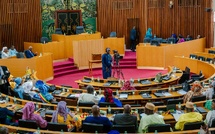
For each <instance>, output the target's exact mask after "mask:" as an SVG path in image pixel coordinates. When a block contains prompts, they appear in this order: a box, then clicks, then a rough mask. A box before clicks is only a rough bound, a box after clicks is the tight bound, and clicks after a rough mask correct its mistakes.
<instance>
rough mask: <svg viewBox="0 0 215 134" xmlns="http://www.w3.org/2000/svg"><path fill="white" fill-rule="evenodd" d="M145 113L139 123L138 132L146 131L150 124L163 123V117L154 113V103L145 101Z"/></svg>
mask: <svg viewBox="0 0 215 134" xmlns="http://www.w3.org/2000/svg"><path fill="white" fill-rule="evenodd" d="M145 114H146V115H144V116H143V117H142V118H141V120H140V124H139V129H138V132H139V133H146V132H148V126H149V125H152V124H165V123H164V120H163V117H162V116H161V115H158V114H156V113H155V105H154V104H152V103H146V105H145Z"/></svg>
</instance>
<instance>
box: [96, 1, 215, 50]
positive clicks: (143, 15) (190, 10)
mask: <svg viewBox="0 0 215 134" xmlns="http://www.w3.org/2000/svg"><path fill="white" fill-rule="evenodd" d="M171 1H172V2H173V8H170V7H169V4H170V0H97V13H98V18H97V22H98V23H97V30H98V31H100V32H101V34H102V36H104V37H108V36H109V34H110V32H111V31H116V32H117V36H118V37H122V36H125V39H126V46H127V48H130V42H129V31H130V29H131V28H130V26H129V24H128V19H134V20H135V19H138V20H139V23H138V24H139V26H138V27H139V31H140V39H139V40H140V42H142V41H143V38H144V36H145V33H146V30H147V28H149V27H150V28H152V32H153V34H156V35H157V36H159V37H162V38H168V37H170V36H171V34H172V33H176V34H177V35H178V34H182V35H183V36H184V37H186V36H187V35H188V34H189V35H191V36H193V38H196V37H197V35H198V34H200V35H201V36H204V37H206V42H207V43H206V44H207V45H206V46H207V47H211V46H213V13H212V12H211V11H210V12H206V10H205V9H206V8H212V1H211V0H171ZM128 28H129V29H128Z"/></svg>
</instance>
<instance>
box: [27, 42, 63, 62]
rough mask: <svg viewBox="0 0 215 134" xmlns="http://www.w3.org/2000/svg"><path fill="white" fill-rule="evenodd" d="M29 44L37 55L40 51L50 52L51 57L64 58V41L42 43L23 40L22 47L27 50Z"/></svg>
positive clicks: (55, 58)
mask: <svg viewBox="0 0 215 134" xmlns="http://www.w3.org/2000/svg"><path fill="white" fill-rule="evenodd" d="M29 46H32V47H33V52H37V54H38V55H40V53H42V54H44V53H52V54H53V59H54V60H58V59H65V58H66V56H65V52H64V42H62V41H61V42H57V41H54V42H48V43H46V44H42V43H33V42H24V49H25V50H27V49H28V48H29Z"/></svg>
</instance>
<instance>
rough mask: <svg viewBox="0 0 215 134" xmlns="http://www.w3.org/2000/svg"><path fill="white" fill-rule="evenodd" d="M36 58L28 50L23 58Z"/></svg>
mask: <svg viewBox="0 0 215 134" xmlns="http://www.w3.org/2000/svg"><path fill="white" fill-rule="evenodd" d="M34 56H36V55H35V54H34V53H33V52H31V51H30V50H25V57H26V58H32V57H34Z"/></svg>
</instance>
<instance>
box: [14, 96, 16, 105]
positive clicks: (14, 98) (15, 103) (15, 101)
mask: <svg viewBox="0 0 215 134" xmlns="http://www.w3.org/2000/svg"><path fill="white" fill-rule="evenodd" d="M13 103H14V104H16V97H15V96H14V97H13Z"/></svg>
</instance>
